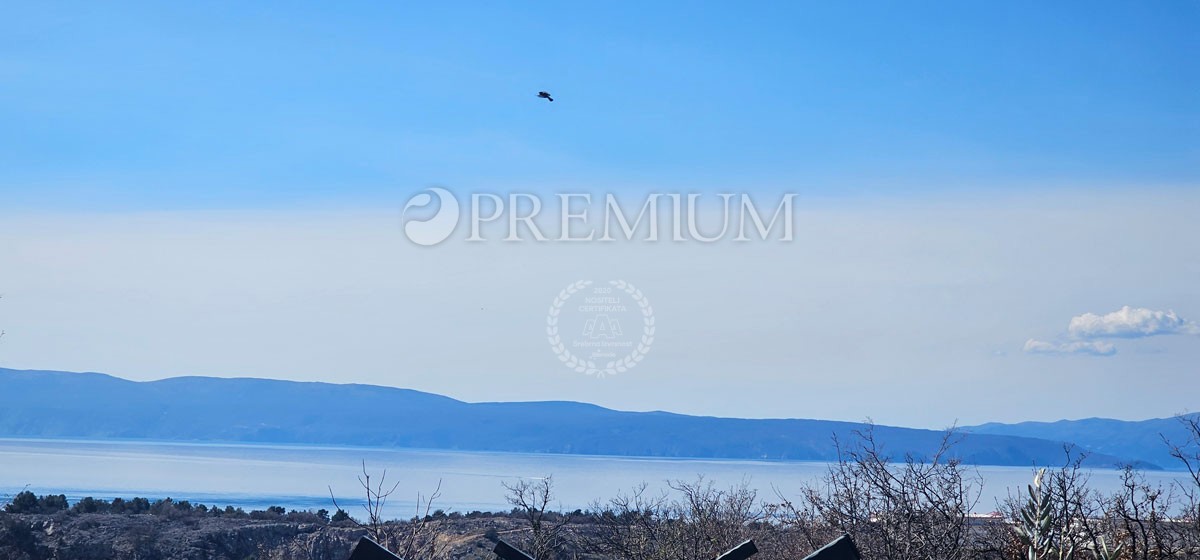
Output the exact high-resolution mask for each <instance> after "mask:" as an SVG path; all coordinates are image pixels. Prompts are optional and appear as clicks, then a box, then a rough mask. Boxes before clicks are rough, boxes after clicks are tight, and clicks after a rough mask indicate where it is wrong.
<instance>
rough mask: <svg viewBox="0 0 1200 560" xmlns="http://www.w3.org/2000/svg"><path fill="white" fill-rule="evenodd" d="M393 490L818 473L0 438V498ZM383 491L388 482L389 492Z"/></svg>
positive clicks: (782, 488)
mask: <svg viewBox="0 0 1200 560" xmlns="http://www.w3.org/2000/svg"><path fill="white" fill-rule="evenodd" d="M363 461H365V462H366V465H367V469H368V471H370V472H371V474H372V475H373V476H378V474H379V473H380V472H381V471H382V469H384V468H386V469H387V474H388V480H389V481H399V482H400V486H399V488H398V489H397V491H396V493H395V494H394V495H393V497H392V499H391V501H389V502H388V504H387V505H388V508H387V514H388V515H389V516H394V517H409V516H411V515H412V513H413V512H414V508H415V502H416V497H417V494H418V493H421V494H422V495H426V496H427V495H428V494H429V493H431V492H433V491H434V489H435V488H437V487H438V484H439V481H440V482H441V492H442V494H441V498H440V499H439V500H438V501H437V502H435V505H434V507H435V509H444V510H446V511H447V512H450V511H458V512H462V513H466V512H469V511H472V510H481V511H507V510H508V509H510V508H511V506H509V505H508V504H507V503H506V502H505V501H504V489H503V487H502V486H501V482H503V481H514V480H516V479H518V478H537V477H543V476H547V475H552V476H553V477H554V484H555V490H556V494H557V502H556V505H557V506H558V508H559V509H566V510H573V509H576V508H582V509H586V508H587V507H588V506H589V505H590V504H592V503H593V502H594V501H596V500H607V499H608V498H610V497H612V496H614V495H616V494H617V492H628V491H629V490H630V489H631V488H633V487H635V486H636V485H638V484H640V483H642V482H646V483H647V484H649V485H650V488H651V489H652V490H654V491H655V492H657V491H658V490H660V489H666V488H667V481H673V480H684V481H694V480H695V479H696V478H697V477H698V476H701V475H703V476H704V477H705V478H706V479H707V480H712V481H713V482H714V483H715V484H716V485H717V486H718V487H728V486H730V485H733V484H737V483H740V482H741V481H742V480H748V481H749V482H750V485H751V486H752V487H754V488H756V489H758V491H759V496H760V497H764V498H768V499H771V498H774V494H775V490H776V489H777V490H778V491H779V492H782V493H783V495H784V496H786V497H793V496H795V495H797V494H798V492H799V491H800V490H801V488H802V487H803V485H804V484H806V483H812V482H817V481H819V479H820V477H821V475H822V474H824V473H825V471H826V468H827V466H828V465H827V464H826V463H819V462H770V461H745V460H709V459H660V458H630V457H609V456H585V455H546V454H520V453H486V452H466V451H444V450H413V449H368V448H349V447H316V446H267V445H226V444H186V443H146V442H111V441H66V440H32V439H0V496H7V495H9V494H13V493H16V492H19V491H21V490H22V489H23V488H24V487H25V486H26V485H28V488H29V490H31V491H33V492H35V493H37V494H49V493H53V494H60V493H62V494H66V495H67V497H68V498H69V499H71V500H72V502H73V501H74V500H77V499H79V498H82V497H84V496H93V497H96V498H104V499H111V498H114V497H122V498H126V499H128V498H132V497H135V496H142V497H147V498H150V499H151V500H153V499H159V498H165V497H171V498H174V499H176V500H189V501H191V502H193V503H204V504H207V505H210V506H211V505H214V504H215V505H220V506H222V507H223V506H226V505H233V506H235V507H242V508H245V509H247V511H249V510H250V509H263V508H265V507H267V506H271V505H280V506H284V507H286V508H288V509H299V510H304V509H320V508H324V509H327V510H330V511H333V510H334V507H333V504H332V501H331V500H330V497H329V490H330V488H332V491H333V493H334V494H335V495H336V496H337V497H338V500H339V503H340V504H341V506H342V507H343V508H344V509H346V510H347V511H349V512H350V513H351V514H352V515H357V514H360V513H361V508H360V507H359V503H360V501H361V500H360V499H359V498H360V494H361V488H360V487H359V485H358V482H357V479H356V477H357V476H359V475H360V474H361V468H362V466H361V465H362V462H363ZM977 469H978V472H979V474H980V475H981V476H982V477H983V479H984V486H983V488H982V493H981V497H980V501H979V504H978V505H977V506H976V508H975V511H976V512H977V513H987V512H990V511H992V510H994V509H996V508H995V503H996V500H998V499H1003V498H1004V497H1005V496H1006V495H1007V494H1008V492H1009V491H1010V490H1012V491H1013V492H1016V491H1017V490H1020V489H1023V488H1024V486H1025V485H1026V484H1028V482H1029V481H1030V479H1031V478H1032V472H1033V470H1032V468H1023V467H993V466H982V467H977ZM1145 474H1146V477H1147V479H1148V480H1149V481H1150V482H1151V483H1156V482H1161V483H1162V484H1164V485H1167V484H1170V483H1172V482H1173V481H1178V480H1182V479H1183V477H1184V476H1186V473H1178V472H1147V473H1145ZM1090 476H1091V480H1090V485H1091V486H1092V487H1093V488H1095V489H1097V490H1100V491H1102V492H1106V493H1107V492H1112V491H1114V490H1116V489H1117V487H1118V486H1119V476H1120V472H1119V471H1116V470H1105V469H1098V470H1092V471H1090ZM390 485H391V484H390V483H389V486H390Z"/></svg>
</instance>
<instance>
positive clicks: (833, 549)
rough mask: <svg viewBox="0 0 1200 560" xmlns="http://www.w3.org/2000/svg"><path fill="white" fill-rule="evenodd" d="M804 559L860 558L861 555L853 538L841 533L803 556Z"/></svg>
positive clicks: (851, 559)
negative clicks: (831, 540)
mask: <svg viewBox="0 0 1200 560" xmlns="http://www.w3.org/2000/svg"><path fill="white" fill-rule="evenodd" d="M804 560H862V556H861V555H860V554H859V553H858V547H857V546H854V539H851V538H850V535H849V534H843V535H842V536H840V537H838V538H836V539H834V541H833V542H831V543H829V544H827V545H825V546H822V547H821V548H819V549H817V550H816V551H815V552H813V553H812V554H809V555H808V556H805V557H804Z"/></svg>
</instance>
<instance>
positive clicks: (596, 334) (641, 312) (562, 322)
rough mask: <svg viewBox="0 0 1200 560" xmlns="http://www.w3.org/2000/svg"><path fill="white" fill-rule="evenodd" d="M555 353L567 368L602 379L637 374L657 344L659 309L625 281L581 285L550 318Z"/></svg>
mask: <svg viewBox="0 0 1200 560" xmlns="http://www.w3.org/2000/svg"><path fill="white" fill-rule="evenodd" d="M546 338H547V339H548V340H549V341H550V348H551V349H552V350H554V355H556V356H558V359H559V361H561V362H562V363H563V364H564V365H566V366H567V367H569V368H571V369H573V370H575V371H576V372H578V373H584V374H587V375H594V376H596V377H598V378H601V377H606V376H609V375H616V374H618V373H624V372H625V371H628V370H629V369H632V368H633V367H634V366H636V365H637V364H638V363H639V362H641V361H642V359H643V358H645V357H646V353H647V352H649V351H650V345H651V344H653V343H654V308H653V307H651V306H650V300H648V299H646V296H645V295H643V294H642V291H641V290H639V289H637V288H636V287H634V286H633V284H630V283H628V282H626V281H624V280H610V281H609V282H608V284H604V285H594V283H593V282H592V281H591V280H580V281H578V282H575V283H572V284H570V285H568V286H567V287H566V288H563V290H562V291H561V292H559V293H558V297H556V298H554V303H553V304H552V305H551V306H550V313H549V315H548V316H547V317H546Z"/></svg>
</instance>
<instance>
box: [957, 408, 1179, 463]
mask: <svg viewBox="0 0 1200 560" xmlns="http://www.w3.org/2000/svg"><path fill="white" fill-rule="evenodd" d="M1196 415H1197V414H1190V416H1196ZM963 430H964V431H967V432H970V433H976V434H992V435H1007V436H1021V437H1032V438H1038V439H1048V440H1053V441H1063V442H1071V443H1074V444H1077V445H1079V446H1080V447H1082V448H1084V449H1087V450H1088V451H1090V452H1093V453H1105V454H1116V455H1120V456H1124V457H1137V458H1139V459H1141V460H1143V461H1146V462H1148V463H1154V464H1157V465H1161V466H1163V467H1165V468H1168V469H1177V468H1181V467H1180V466H1179V465H1178V464H1177V462H1178V461H1177V460H1176V459H1175V458H1174V457H1171V454H1170V447H1169V446H1168V445H1167V443H1166V442H1168V441H1169V442H1171V443H1172V444H1186V443H1187V441H1188V432H1187V429H1186V428H1185V427H1184V426H1183V424H1182V423H1181V422H1180V421H1179V419H1178V418H1151V419H1149V420H1135V421H1128V420H1114V419H1111V418H1084V419H1082V420H1059V421H1057V422H1020V423H1017V424H1000V423H996V422H991V423H987V424H981V425H979V426H968V427H965V428H963Z"/></svg>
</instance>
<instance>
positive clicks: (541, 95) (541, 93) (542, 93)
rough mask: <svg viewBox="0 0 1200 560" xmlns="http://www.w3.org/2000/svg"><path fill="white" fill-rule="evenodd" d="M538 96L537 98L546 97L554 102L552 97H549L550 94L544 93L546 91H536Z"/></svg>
mask: <svg viewBox="0 0 1200 560" xmlns="http://www.w3.org/2000/svg"><path fill="white" fill-rule="evenodd" d="M538 97H539V98H541V99H547V100H549V101H550V102H551V103H553V102H554V98H553V97H550V94H549V93H546V92H544V91H539V92H538Z"/></svg>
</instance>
